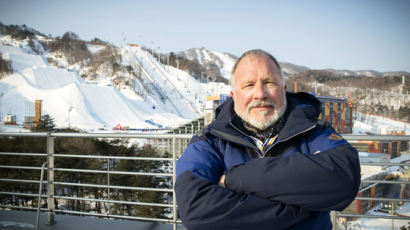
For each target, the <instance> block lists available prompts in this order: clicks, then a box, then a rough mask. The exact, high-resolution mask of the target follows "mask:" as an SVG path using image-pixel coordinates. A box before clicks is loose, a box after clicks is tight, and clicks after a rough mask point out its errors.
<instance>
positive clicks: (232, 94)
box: [230, 90, 235, 100]
mask: <svg viewBox="0 0 410 230" xmlns="http://www.w3.org/2000/svg"><path fill="white" fill-rule="evenodd" d="M230 94H231V97H232V99H233V100H235V96H234V93H233V91H232V90H231V92H230Z"/></svg>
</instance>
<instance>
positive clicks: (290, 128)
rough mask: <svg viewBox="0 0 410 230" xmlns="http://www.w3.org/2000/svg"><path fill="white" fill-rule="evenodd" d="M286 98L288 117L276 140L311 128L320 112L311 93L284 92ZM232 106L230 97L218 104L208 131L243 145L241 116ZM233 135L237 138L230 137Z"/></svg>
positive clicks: (243, 134) (243, 132)
mask: <svg viewBox="0 0 410 230" xmlns="http://www.w3.org/2000/svg"><path fill="white" fill-rule="evenodd" d="M286 98H287V104H288V105H287V106H288V108H287V112H286V113H285V116H286V115H287V116H288V117H287V120H286V123H285V125H284V127H283V128H282V130H281V131H280V133H279V135H278V139H277V140H278V141H281V140H286V139H289V138H292V137H293V136H296V135H298V134H300V133H303V132H304V131H306V130H309V129H311V128H313V127H314V126H315V125H316V122H315V121H316V119H317V117H318V116H319V114H320V112H321V104H320V102H319V100H317V99H316V98H315V97H314V96H313V95H311V94H308V93H291V92H286ZM233 108H234V102H233V100H232V98H230V99H229V100H227V101H226V102H225V103H223V104H222V105H221V106H219V107H218V108H217V109H216V112H215V121H214V122H212V123H211V124H210V125H209V127H208V131H209V132H210V133H212V134H213V135H216V136H218V137H220V138H223V139H225V140H227V141H231V142H236V143H238V142H241V143H238V144H241V145H244V144H245V143H244V142H248V143H249V140H248V138H247V136H246V134H247V132H246V129H245V128H244V127H243V124H242V120H241V118H240V117H239V116H238V115H237V114H236V113H235V111H234V109H233ZM223 134H225V135H223ZM233 136H237V137H239V138H232V137H233ZM239 140H243V141H244V142H242V141H239Z"/></svg>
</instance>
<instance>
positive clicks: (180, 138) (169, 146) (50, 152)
mask: <svg viewBox="0 0 410 230" xmlns="http://www.w3.org/2000/svg"><path fill="white" fill-rule="evenodd" d="M0 136H3V137H17V136H20V137H39V138H47V144H46V145H47V150H46V153H14V152H0V156H31V157H43V158H44V157H47V161H46V162H45V163H44V165H47V169H46V171H47V181H42V176H41V177H40V179H39V180H25V179H24V178H18V179H15V178H12V179H10V178H0V182H14V183H37V184H39V185H42V184H46V186H47V189H46V190H47V195H46V196H44V195H43V194H42V193H41V188H42V186H40V192H39V194H38V197H39V201H40V199H41V198H47V208H40V202H39V203H38V208H37V210H42V211H47V212H48V221H47V223H48V224H49V225H52V224H54V223H55V222H54V213H68V214H76V215H91V216H100V217H108V218H123V219H133V220H141V221H151V222H165V223H172V224H173V226H174V229H176V228H177V224H178V223H181V221H180V220H178V216H177V205H176V198H175V195H174V192H173V186H174V183H175V179H176V171H175V170H174V169H175V165H176V160H177V157H178V156H180V155H181V154H182V150H183V149H184V148H185V146H186V144H187V143H188V140H189V139H190V138H191V137H192V135H174V134H173V135H169V134H123V133H109V134H93V133H91V134H89V133H51V132H49V133H0ZM55 138H115V139H117V138H121V139H122V138H135V139H142V140H144V141H145V142H147V141H148V140H158V143H159V144H158V145H157V146H154V147H156V149H157V150H158V151H160V152H161V151H162V152H164V151H169V150H170V152H171V153H172V157H171V158H162V157H126V156H115V153H113V154H112V155H111V156H100V155H76V154H58V153H55V152H54V149H55V147H54V144H55ZM150 144H151V145H153V143H150ZM154 145H155V144H154ZM56 158H83V159H84V158H86V159H95V160H107V170H100V169H78V168H57V167H55V159H56ZM120 160H136V161H167V162H171V171H170V172H165V173H158V172H129V171H112V170H110V161H120ZM44 165H43V167H44ZM0 169H18V170H41V169H42V167H38V166H15V165H0ZM56 172H69V173H92V174H98V175H101V174H102V175H107V184H89V183H73V182H65V181H55V178H54V177H55V173H56ZM110 175H131V176H153V177H167V178H171V181H172V184H171V185H170V188H156V187H133V186H121V185H111V183H110V179H109V178H110ZM55 186H77V187H78V186H79V187H89V188H104V189H108V192H107V195H108V199H95V198H86V197H70V196H61V195H57V194H55ZM111 189H120V190H131V191H153V192H163V193H170V194H172V201H171V202H170V203H154V202H139V201H124V200H116V199H111V198H110V190H111ZM0 195H10V196H28V197H35V196H37V195H36V194H32V193H16V192H4V191H0ZM56 200H74V201H87V202H105V203H111V204H120V205H137V206H148V207H161V208H170V209H172V213H170V214H171V218H154V217H143V216H130V215H116V214H110V213H109V212H108V213H90V212H83V211H72V210H64V209H56V208H55V201H56ZM0 207H3V208H15V209H32V210H34V208H30V207H22V206H13V205H0ZM38 216H39V215H38V214H37V218H38ZM37 226H38V219H37V220H36V228H37Z"/></svg>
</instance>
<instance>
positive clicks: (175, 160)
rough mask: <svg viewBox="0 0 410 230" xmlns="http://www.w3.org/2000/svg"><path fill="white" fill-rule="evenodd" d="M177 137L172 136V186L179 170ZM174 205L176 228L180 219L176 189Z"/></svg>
mask: <svg viewBox="0 0 410 230" xmlns="http://www.w3.org/2000/svg"><path fill="white" fill-rule="evenodd" d="M175 141H176V139H175V137H173V138H172V188H175V181H176V178H177V171H176V165H177V151H176V143H175ZM172 205H173V207H172V208H173V212H174V215H173V219H172V221H173V223H174V230H176V229H177V227H178V226H177V220H178V210H177V198H176V196H175V190H174V191H173V192H172Z"/></svg>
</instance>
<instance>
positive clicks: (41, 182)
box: [36, 161, 47, 230]
mask: <svg viewBox="0 0 410 230" xmlns="http://www.w3.org/2000/svg"><path fill="white" fill-rule="evenodd" d="M46 165H47V161H46V162H44V163H43V165H41V173H40V186H39V188H38V204H37V215H36V230H38V229H39V223H40V208H41V197H42V195H43V178H44V167H46Z"/></svg>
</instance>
